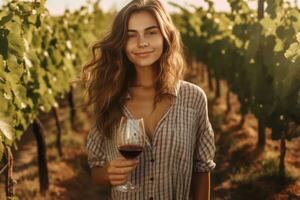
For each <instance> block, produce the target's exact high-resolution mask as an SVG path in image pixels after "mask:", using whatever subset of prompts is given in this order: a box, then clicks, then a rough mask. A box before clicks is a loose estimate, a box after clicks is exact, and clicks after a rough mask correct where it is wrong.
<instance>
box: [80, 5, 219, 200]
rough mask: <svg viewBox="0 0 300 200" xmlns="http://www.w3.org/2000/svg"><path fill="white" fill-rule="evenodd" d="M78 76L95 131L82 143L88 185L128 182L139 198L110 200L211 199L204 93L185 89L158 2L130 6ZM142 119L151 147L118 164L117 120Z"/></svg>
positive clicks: (174, 37)
mask: <svg viewBox="0 0 300 200" xmlns="http://www.w3.org/2000/svg"><path fill="white" fill-rule="evenodd" d="M92 50H93V60H92V61H91V62H90V63H89V64H87V65H86V66H85V67H84V68H83V73H82V78H83V81H84V82H85V84H86V87H87V93H88V95H89V100H90V101H89V103H90V104H93V105H94V109H95V123H94V124H95V125H94V126H93V127H92V128H91V130H90V132H89V135H88V138H87V153H88V162H89V165H90V167H91V175H92V180H93V182H94V183H95V184H97V185H99V186H105V185H108V186H115V185H120V184H122V183H124V182H125V181H126V180H127V179H129V180H130V181H131V182H132V183H133V184H136V185H138V186H139V187H140V188H141V190H140V191H139V192H130V193H121V192H117V191H114V190H112V198H113V199H158V200H169V199H170V200H171V199H176V200H183V199H190V198H192V199H201V200H207V199H209V198H210V170H212V169H213V168H214V167H215V163H214V161H213V157H214V153H215V146H214V133H213V130H212V128H211V124H210V122H209V119H208V113H207V99H206V95H205V93H204V92H203V90H202V89H201V88H200V87H198V86H196V85H194V84H192V83H188V82H185V81H182V77H183V69H184V63H185V62H184V58H183V51H182V44H181V39H180V35H179V33H178V31H177V30H176V28H175V26H174V24H173V22H172V20H171V18H170V15H169V14H168V13H166V11H165V10H164V8H163V6H162V5H161V3H160V2H159V1H158V0H133V1H131V2H130V3H129V4H127V5H126V6H125V7H124V8H123V9H122V10H121V11H119V13H118V14H117V16H116V17H115V19H114V22H113V25H112V29H111V31H110V32H109V33H108V34H107V35H106V36H105V37H104V38H103V39H102V40H101V41H100V42H98V43H96V44H95V45H94V46H93V48H92ZM123 115H124V116H127V117H129V118H143V119H144V123H145V130H146V133H147V136H148V139H149V140H150V144H148V145H146V147H145V149H144V151H143V153H142V154H141V155H140V157H139V158H138V160H126V159H124V158H116V157H115V153H114V152H116V148H115V147H114V146H113V141H112V139H111V138H112V135H113V133H114V131H113V130H114V127H116V124H117V123H118V122H119V121H120V119H121V117H122V116H123Z"/></svg>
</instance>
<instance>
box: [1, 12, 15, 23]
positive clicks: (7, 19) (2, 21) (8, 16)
mask: <svg viewBox="0 0 300 200" xmlns="http://www.w3.org/2000/svg"><path fill="white" fill-rule="evenodd" d="M12 17H13V13H12V12H10V13H9V14H8V15H6V16H4V17H2V18H1V20H0V26H4V25H5V24H6V23H7V22H9V21H10V20H11V19H12Z"/></svg>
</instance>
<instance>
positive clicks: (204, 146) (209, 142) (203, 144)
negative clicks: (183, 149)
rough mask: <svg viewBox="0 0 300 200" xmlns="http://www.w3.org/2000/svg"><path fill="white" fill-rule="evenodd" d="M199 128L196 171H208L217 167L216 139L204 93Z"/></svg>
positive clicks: (200, 103)
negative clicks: (215, 157) (215, 160)
mask: <svg viewBox="0 0 300 200" xmlns="http://www.w3.org/2000/svg"><path fill="white" fill-rule="evenodd" d="M198 109H199V117H198V119H199V120H198V128H197V133H196V144H195V151H194V167H193V171H194V172H208V171H211V170H212V169H214V168H215V166H216V163H215V162H214V156H215V150H216V148H215V140H214V131H213V129H212V126H211V123H210V121H209V117H208V108H207V97H206V95H205V93H204V92H203V93H202V98H201V100H200V102H199V108H198Z"/></svg>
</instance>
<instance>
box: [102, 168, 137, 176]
mask: <svg viewBox="0 0 300 200" xmlns="http://www.w3.org/2000/svg"><path fill="white" fill-rule="evenodd" d="M135 167H136V166H132V167H123V168H121V167H118V168H116V167H109V168H108V169H107V172H108V174H115V175H123V174H128V173H129V172H131V171H132V170H133V169H134V168H135Z"/></svg>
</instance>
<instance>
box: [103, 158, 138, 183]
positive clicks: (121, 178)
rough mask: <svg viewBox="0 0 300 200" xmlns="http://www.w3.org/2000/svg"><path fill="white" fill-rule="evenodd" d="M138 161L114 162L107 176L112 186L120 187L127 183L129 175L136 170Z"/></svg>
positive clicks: (110, 164) (109, 167) (111, 163)
mask: <svg viewBox="0 0 300 200" xmlns="http://www.w3.org/2000/svg"><path fill="white" fill-rule="evenodd" d="M138 162H139V161H138V160H128V159H124V158H118V159H116V160H112V161H111V162H110V163H109V165H108V168H107V175H108V179H109V181H110V183H111V185H120V184H123V183H125V182H126V179H127V176H128V174H129V173H130V172H131V171H132V170H134V168H135V167H136V166H137V164H138Z"/></svg>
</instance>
